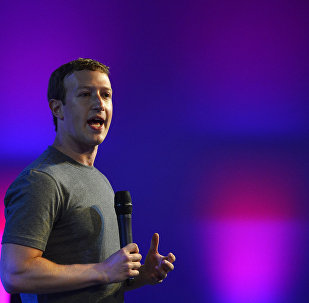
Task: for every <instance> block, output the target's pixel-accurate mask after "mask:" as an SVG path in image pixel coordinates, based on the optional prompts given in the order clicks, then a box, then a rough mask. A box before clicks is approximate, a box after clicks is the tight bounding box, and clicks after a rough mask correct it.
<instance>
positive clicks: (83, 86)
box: [76, 85, 113, 92]
mask: <svg viewBox="0 0 309 303" xmlns="http://www.w3.org/2000/svg"><path fill="white" fill-rule="evenodd" d="M85 88H87V89H93V88H96V87H95V86H90V85H82V86H78V87H77V88H76V89H77V90H80V89H85ZM100 89H106V90H108V91H111V92H112V91H113V90H112V88H110V87H107V86H102V87H101V88H100Z"/></svg>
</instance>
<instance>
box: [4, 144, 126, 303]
mask: <svg viewBox="0 0 309 303" xmlns="http://www.w3.org/2000/svg"><path fill="white" fill-rule="evenodd" d="M4 203H5V218H6V225H5V229H4V234H3V238H2V244H3V243H14V244H19V245H24V246H28V247H33V248H36V249H39V250H42V251H43V257H44V258H46V259H48V260H51V261H53V262H55V263H57V264H88V263H98V262H103V261H104V260H105V259H106V258H108V257H109V256H110V255H112V254H113V253H114V252H116V251H117V250H119V249H120V244H119V233H118V225H117V217H116V214H115V210H114V191H113V189H112V187H111V185H110V183H109V182H108V180H107V179H106V177H105V176H104V175H102V174H101V173H100V172H99V171H98V170H97V169H96V168H95V167H89V166H85V165H82V164H80V163H78V162H76V161H74V160H73V159H71V158H70V157H68V156H66V155H64V154H63V153H61V152H60V151H58V150H57V149H55V148H53V147H51V146H50V147H48V149H47V150H46V151H45V152H44V153H43V154H42V155H41V156H40V157H39V158H38V159H36V160H35V161H34V162H33V163H32V164H30V165H29V166H28V167H26V168H25V169H24V170H23V171H22V173H21V174H20V175H19V176H18V177H17V178H16V180H15V181H14V182H13V183H12V185H11V186H10V187H9V189H8V191H7V193H6V196H5V199H4ZM21 297H22V299H23V302H44V303H45V302H48V303H50V302H57V303H62V302H65V303H69V302H74V303H78V302H81V303H85V302H89V303H90V302H91V303H92V302H93V303H94V302H95V303H99V302H104V303H116V302H117V303H119V302H123V292H122V288H121V286H120V284H118V283H114V284H109V285H102V286H101V285H99V286H93V287H87V288H83V289H80V290H77V291H68V292H62V293H55V294H43V295H28V294H22V295H21Z"/></svg>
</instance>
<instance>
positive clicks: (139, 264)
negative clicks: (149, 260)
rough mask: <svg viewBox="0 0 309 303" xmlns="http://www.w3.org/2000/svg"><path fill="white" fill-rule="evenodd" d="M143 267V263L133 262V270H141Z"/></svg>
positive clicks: (131, 266)
mask: <svg viewBox="0 0 309 303" xmlns="http://www.w3.org/2000/svg"><path fill="white" fill-rule="evenodd" d="M141 266H142V264H141V262H132V263H131V265H130V268H131V269H136V270H137V269H139V268H140V267H141Z"/></svg>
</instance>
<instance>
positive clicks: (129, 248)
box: [123, 243, 139, 254]
mask: <svg viewBox="0 0 309 303" xmlns="http://www.w3.org/2000/svg"><path fill="white" fill-rule="evenodd" d="M123 250H124V251H126V252H128V253H130V254H131V253H138V252H139V249H138V246H137V244H136V243H129V244H128V245H126V246H125V247H124V248H123Z"/></svg>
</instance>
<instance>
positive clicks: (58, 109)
mask: <svg viewBox="0 0 309 303" xmlns="http://www.w3.org/2000/svg"><path fill="white" fill-rule="evenodd" d="M49 108H50V110H51V111H52V114H53V116H55V117H56V118H58V119H60V120H63V103H62V101H61V100H57V99H50V100H49Z"/></svg>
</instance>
